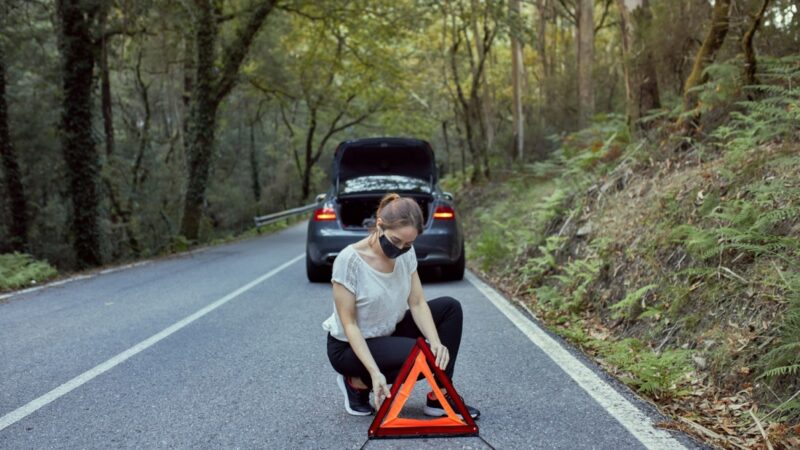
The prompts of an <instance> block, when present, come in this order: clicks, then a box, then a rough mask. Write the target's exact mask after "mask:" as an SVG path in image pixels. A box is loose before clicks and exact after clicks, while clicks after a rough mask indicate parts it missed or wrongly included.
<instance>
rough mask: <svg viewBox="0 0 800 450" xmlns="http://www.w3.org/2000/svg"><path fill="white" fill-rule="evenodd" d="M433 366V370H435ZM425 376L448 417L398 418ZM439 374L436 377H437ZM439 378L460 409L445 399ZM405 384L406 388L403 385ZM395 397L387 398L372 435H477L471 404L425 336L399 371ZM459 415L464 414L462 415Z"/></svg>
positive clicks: (372, 426) (393, 387)
mask: <svg viewBox="0 0 800 450" xmlns="http://www.w3.org/2000/svg"><path fill="white" fill-rule="evenodd" d="M431 369H433V373H431ZM420 374H422V375H425V379H426V380H428V384H430V386H431V389H432V390H433V393H434V395H435V396H436V398H437V399H438V400H439V403H440V404H441V405H442V407H443V408H444V411H445V413H446V414H447V415H446V417H439V418H436V419H428V420H424V419H405V418H401V417H398V416H399V415H400V410H402V409H403V406H404V405H405V404H406V401H408V397H409V395H411V391H412V390H413V389H414V384H415V383H416V382H417V378H418V377H419V375H420ZM434 375H435V377H434ZM437 379H438V380H439V381H440V382H441V383H442V384H443V385H444V388H445V389H446V390H447V392H448V393H450V397H451V398H452V399H453V402H454V403H455V405H456V411H454V410H453V408H451V407H450V404H449V403H448V402H447V401H446V400H445V398H444V394H443V393H442V391H441V389H439V386H438V385H437V384H436V381H435V380H437ZM401 386H402V387H401ZM391 394H392V395H391V397H389V398H388V399H386V400H385V401H384V402H383V404H382V405H381V408H380V409H379V410H378V413H377V414H376V415H375V420H373V421H372V425H370V427H369V438H370V439H373V438H392V437H437V436H454V435H456V436H477V435H478V426H477V425H475V421H474V420H473V419H472V416H470V415H469V411H467V407H466V406H465V405H464V402H463V401H462V400H461V397H460V396H459V395H458V392H456V390H455V388H454V387H453V384H452V383H451V382H450V379H449V378H447V375H445V373H444V372H443V371H442V369H440V368H439V367H437V366H436V358H434V356H433V353H431V350H430V348H428V345H427V344H426V343H425V340H424V339H422V338H419V339H417V343H416V344H415V345H414V347H413V348H412V349H411V353H410V354H409V355H408V358H407V359H406V362H405V363H404V364H403V367H402V368H401V369H400V373H398V374H397V379H396V380H395V381H394V384H392V390H391ZM458 414H460V415H461V417H463V419H462V418H461V417H458Z"/></svg>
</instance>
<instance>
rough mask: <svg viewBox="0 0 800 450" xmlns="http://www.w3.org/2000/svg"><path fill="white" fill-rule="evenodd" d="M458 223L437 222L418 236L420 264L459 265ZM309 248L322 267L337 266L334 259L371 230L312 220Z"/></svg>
mask: <svg viewBox="0 0 800 450" xmlns="http://www.w3.org/2000/svg"><path fill="white" fill-rule="evenodd" d="M459 231H460V230H458V227H457V224H456V223H455V222H437V223H434V224H433V225H432V226H430V227H429V228H427V229H425V230H424V232H423V233H422V234H421V235H419V236H418V237H417V239H416V240H415V241H414V252H415V253H416V255H417V264H418V265H420V266H433V265H447V264H455V263H456V261H458V259H459V257H460V256H461V245H462V242H461V234H460V233H459ZM308 233H309V235H308V239H307V247H306V251H307V253H308V256H309V258H310V259H311V261H312V262H313V263H314V264H315V265H318V266H333V260H334V259H335V258H336V255H338V254H339V252H340V251H341V250H342V249H343V248H345V247H347V246H348V245H350V244H352V243H354V242H357V241H360V240H361V239H363V238H365V237H366V236H367V235H368V234H369V232H368V231H367V230H359V231H352V230H342V229H340V228H338V227H336V228H334V227H326V226H324V225H319V223H315V222H309V227H308Z"/></svg>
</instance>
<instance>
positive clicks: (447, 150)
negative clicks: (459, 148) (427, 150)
mask: <svg viewBox="0 0 800 450" xmlns="http://www.w3.org/2000/svg"><path fill="white" fill-rule="evenodd" d="M442 135H443V136H444V154H445V158H447V159H446V161H447V162H446V163H445V173H450V171H451V170H452V166H451V161H450V138H449V136H448V135H447V121H446V120H443V121H442Z"/></svg>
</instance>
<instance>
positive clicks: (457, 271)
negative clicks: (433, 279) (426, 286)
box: [442, 244, 466, 281]
mask: <svg viewBox="0 0 800 450" xmlns="http://www.w3.org/2000/svg"><path fill="white" fill-rule="evenodd" d="M465 266H466V258H465V257H464V244H461V256H459V258H458V261H456V263H455V264H451V265H449V266H442V279H443V280H448V281H458V280H463V279H464V268H465Z"/></svg>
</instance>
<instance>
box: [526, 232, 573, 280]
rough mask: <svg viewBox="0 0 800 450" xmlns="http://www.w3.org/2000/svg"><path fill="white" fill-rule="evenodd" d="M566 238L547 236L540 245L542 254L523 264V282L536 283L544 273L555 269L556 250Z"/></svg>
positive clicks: (539, 248)
mask: <svg viewBox="0 0 800 450" xmlns="http://www.w3.org/2000/svg"><path fill="white" fill-rule="evenodd" d="M566 240H567V238H566V237H565V236H558V235H550V236H547V238H546V239H545V242H544V245H540V246H538V250H539V252H540V253H541V255H540V256H537V257H535V258H528V260H527V261H526V262H525V264H524V265H523V266H522V269H521V275H522V276H523V283H526V284H528V283H533V284H536V283H538V282H539V281H540V280H541V277H542V276H543V275H545V274H546V273H547V272H549V271H551V270H553V269H555V268H556V267H557V263H556V252H557V251H558V250H559V249H560V248H561V246H562V245H563V243H564V242H565V241H566Z"/></svg>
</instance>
